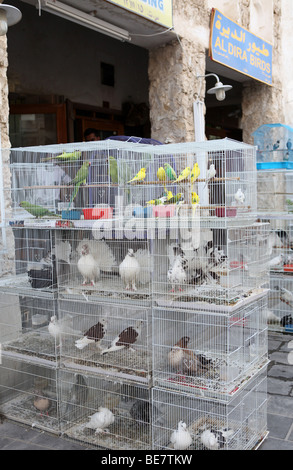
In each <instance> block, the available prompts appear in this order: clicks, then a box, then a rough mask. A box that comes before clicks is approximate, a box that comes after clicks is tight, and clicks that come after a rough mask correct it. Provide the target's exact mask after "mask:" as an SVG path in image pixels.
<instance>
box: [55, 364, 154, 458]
mask: <svg viewBox="0 0 293 470" xmlns="http://www.w3.org/2000/svg"><path fill="white" fill-rule="evenodd" d="M60 387H61V406H60V421H61V429H62V432H63V434H64V435H66V436H68V437H71V438H74V439H78V440H80V441H83V442H86V443H88V444H91V445H93V446H99V447H100V448H101V447H102V448H106V449H115V450H131V449H136V450H145V449H151V424H152V417H151V414H152V408H151V399H150V389H149V388H148V387H146V386H143V385H141V384H136V383H128V382H126V381H123V380H121V379H120V380H117V379H114V380H113V379H111V378H109V377H108V376H101V375H91V374H89V373H84V371H72V370H65V369H62V370H61V371H60Z"/></svg>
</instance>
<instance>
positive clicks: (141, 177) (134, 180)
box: [128, 168, 146, 183]
mask: <svg viewBox="0 0 293 470" xmlns="http://www.w3.org/2000/svg"><path fill="white" fill-rule="evenodd" d="M145 174H146V168H141V169H140V170H139V172H138V173H136V175H135V176H134V178H132V179H131V180H130V181H128V183H140V182H142V181H144V179H145Z"/></svg>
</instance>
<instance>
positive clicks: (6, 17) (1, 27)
mask: <svg viewBox="0 0 293 470" xmlns="http://www.w3.org/2000/svg"><path fill="white" fill-rule="evenodd" d="M21 18H22V13H21V11H20V10H19V9H18V8H16V7H13V6H11V5H3V4H0V36H4V34H6V33H7V31H8V27H9V26H13V25H14V24H16V23H18V22H19V21H20V20H21Z"/></svg>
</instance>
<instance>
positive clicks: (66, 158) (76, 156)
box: [42, 150, 81, 163]
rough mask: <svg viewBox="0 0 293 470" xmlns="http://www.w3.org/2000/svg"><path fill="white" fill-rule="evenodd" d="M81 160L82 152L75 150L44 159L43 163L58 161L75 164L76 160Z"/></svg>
mask: <svg viewBox="0 0 293 470" xmlns="http://www.w3.org/2000/svg"><path fill="white" fill-rule="evenodd" d="M80 158H81V152H80V151H79V150H75V151H74V152H62V153H61V154H60V155H52V156H50V157H46V158H42V162H48V161H51V160H57V161H60V162H62V163H67V162H75V161H76V160H80Z"/></svg>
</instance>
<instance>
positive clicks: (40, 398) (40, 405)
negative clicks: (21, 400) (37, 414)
mask: <svg viewBox="0 0 293 470" xmlns="http://www.w3.org/2000/svg"><path fill="white" fill-rule="evenodd" d="M34 407H35V408H37V410H39V411H41V413H43V412H46V414H47V415H48V409H49V407H50V400H49V398H47V397H45V396H44V395H42V392H41V391H40V390H36V391H35V397H34Z"/></svg>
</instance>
